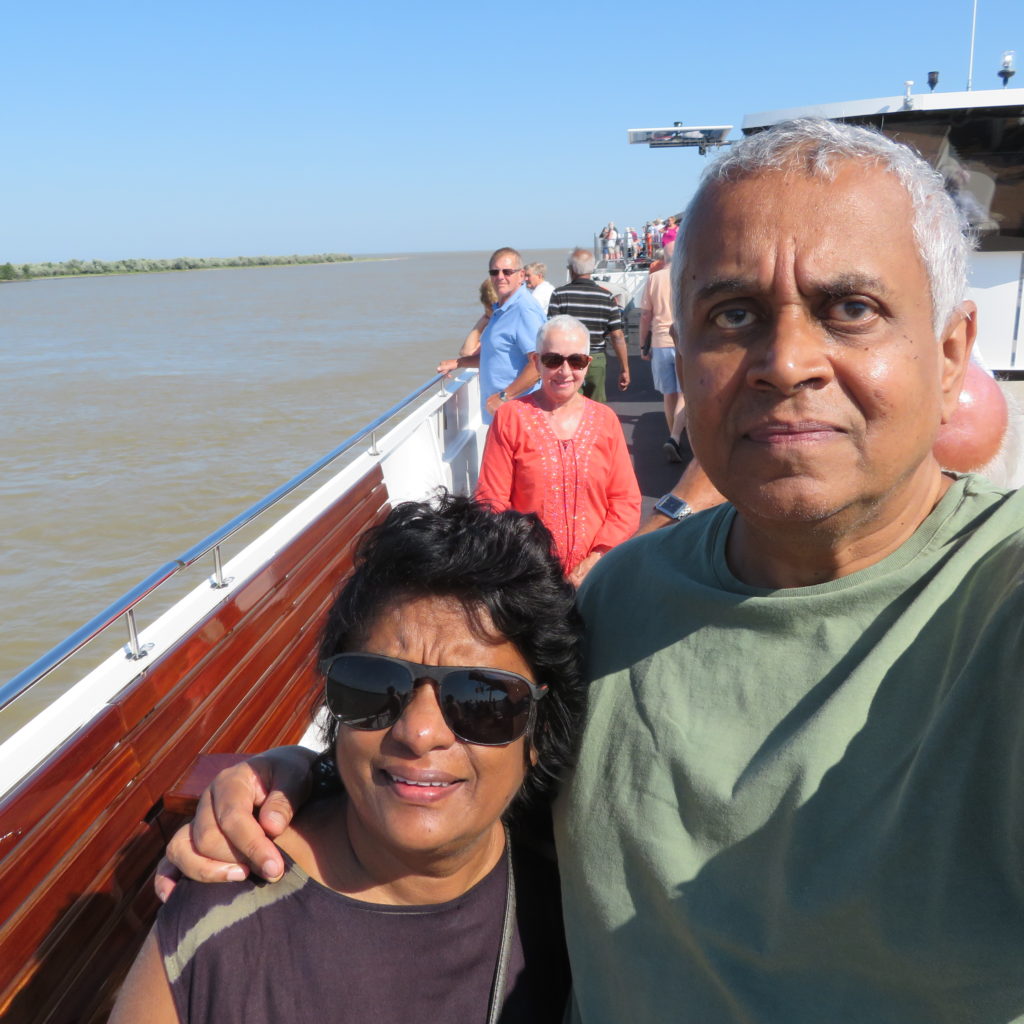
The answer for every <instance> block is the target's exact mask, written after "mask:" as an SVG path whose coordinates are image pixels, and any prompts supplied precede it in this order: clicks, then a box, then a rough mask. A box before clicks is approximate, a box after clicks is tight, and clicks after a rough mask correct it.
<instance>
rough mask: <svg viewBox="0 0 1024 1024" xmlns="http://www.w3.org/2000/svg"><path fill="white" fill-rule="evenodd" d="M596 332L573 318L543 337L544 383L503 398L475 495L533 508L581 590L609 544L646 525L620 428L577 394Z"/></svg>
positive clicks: (539, 359)
mask: <svg viewBox="0 0 1024 1024" xmlns="http://www.w3.org/2000/svg"><path fill="white" fill-rule="evenodd" d="M589 348H590V334H589V332H588V331H587V328H586V327H585V326H584V325H583V324H582V323H580V321H579V320H577V319H576V318H575V317H572V316H556V317H554V318H553V319H551V320H549V321H548V322H547V323H546V324H545V325H544V326H543V327H542V328H541V331H540V334H539V335H538V338H537V351H536V352H534V353H533V356H532V358H533V361H534V365H535V367H536V369H537V372H538V373H539V374H540V388H539V389H538V390H537V391H534V392H533V393H532V394H529V395H524V396H523V397H522V398H517V399H515V400H513V401H511V402H506V403H505V404H504V405H502V406H501V407H500V408H499V409H498V412H497V414H496V415H495V417H494V422H493V423H492V424H491V429H490V432H489V433H488V435H487V444H486V446H485V448H484V457H483V464H482V465H481V467H480V479H479V482H478V483H477V488H476V497H477V499H478V500H479V501H482V502H486V503H487V504H489V505H491V506H492V507H493V508H494V509H495V510H496V511H503V510H505V509H507V508H513V509H515V510H516V511H517V512H536V513H537V515H538V516H539V517H540V519H541V521H542V522H543V523H544V525H545V526H546V527H547V528H548V529H549V530H550V531H551V534H552V536H553V537H554V539H555V547H556V549H557V551H558V557H559V558H560V559H561V561H562V566H563V567H564V569H565V572H566V575H567V576H568V577H569V579H570V580H571V581H572V582H573V583H575V584H576V585H577V586H579V584H580V583H581V582H582V580H583V577H584V576H586V574H587V573H588V572H589V571H590V569H591V568H592V567H593V565H594V564H595V563H596V562H597V560H598V559H599V558H600V557H601V556H602V555H603V554H604V553H605V552H606V551H608V550H609V549H610V548H613V547H615V545H616V544H621V543H622V541H624V540H626V539H627V538H629V537H632V536H633V534H634V533H635V532H636V529H637V527H638V526H639V525H640V488H639V486H638V485H637V482H636V474H635V473H634V472H633V464H632V463H631V462H630V459H629V452H628V451H627V450H626V441H625V438H624V437H623V436H622V427H621V426H620V424H619V421H618V419H617V418H616V416H615V414H614V413H613V412H612V411H611V409H609V408H608V407H607V406H605V405H601V404H599V403H598V402H592V401H591V400H590V399H589V398H585V397H584V396H583V395H582V394H581V393H580V386H581V385H582V383H583V378H584V376H585V375H586V372H587V367H588V366H589V365H590V356H589V355H588V351H589Z"/></svg>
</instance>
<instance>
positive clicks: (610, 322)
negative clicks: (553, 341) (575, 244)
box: [548, 249, 629, 402]
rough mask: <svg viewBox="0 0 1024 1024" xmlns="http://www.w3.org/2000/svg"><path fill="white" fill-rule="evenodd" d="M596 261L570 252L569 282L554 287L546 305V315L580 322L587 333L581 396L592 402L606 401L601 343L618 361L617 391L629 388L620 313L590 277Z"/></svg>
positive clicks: (588, 254)
mask: <svg viewBox="0 0 1024 1024" xmlns="http://www.w3.org/2000/svg"><path fill="white" fill-rule="evenodd" d="M596 263H597V261H596V260H595V259H594V254H593V253H592V252H591V251H590V250H589V249H573V251H572V252H571V253H569V262H568V264H567V265H568V268H569V273H570V274H571V275H572V280H571V281H570V282H569V283H568V284H563V285H562V286H561V287H559V288H556V289H555V290H554V292H553V293H552V295H551V301H550V302H549V303H548V316H549V317H552V316H558V315H560V314H566V315H568V316H574V317H576V319H577V320H582V321H583V323H585V324H586V325H587V330H588V331H590V356H591V363H590V368H589V369H588V370H587V376H586V379H585V380H584V382H583V393H584V394H585V395H586V396H587V397H588V398H592V399H594V401H595V402H606V401H607V400H608V395H607V392H606V388H605V375H606V373H607V368H608V361H607V357H606V355H605V342H606V341H607V342H610V343H611V346H612V348H614V349H615V354H616V355H617V356H618V358H619V364H620V370H619V390H620V391H625V390H626V388H628V387H629V357H628V356H627V354H626V337H625V335H624V334H623V331H622V310H621V309H619V306H618V303H617V302H616V301H615V298H614V296H613V295H612V293H611V292H609V291H608V289H607V288H602V287H601V286H600V285H599V284H598V283H597V282H596V281H595V280H593V278H591V276H590V275H591V274H593V272H594V267H595V266H596Z"/></svg>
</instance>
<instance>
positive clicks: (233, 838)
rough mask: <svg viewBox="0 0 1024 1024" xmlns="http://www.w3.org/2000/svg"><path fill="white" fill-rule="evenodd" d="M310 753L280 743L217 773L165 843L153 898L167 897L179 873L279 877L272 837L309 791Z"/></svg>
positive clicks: (204, 878)
mask: <svg viewBox="0 0 1024 1024" xmlns="http://www.w3.org/2000/svg"><path fill="white" fill-rule="evenodd" d="M315 756H316V755H315V754H314V753H313V752H312V751H311V750H306V749H305V748H304V747H280V748H277V749H276V750H271V751H268V752H267V753H266V754H260V755H257V756H256V757H253V758H250V759H249V760H248V761H243V762H242V763H241V764H237V765H234V766H233V767H231V768H225V769H224V771H222V772H220V773H219V774H218V775H217V777H216V778H215V779H214V780H213V782H212V783H211V784H210V787H209V789H207V790H205V791H204V792H203V795H202V796H201V797H200V798H199V805H198V807H197V808H196V816H195V818H193V820H192V821H191V822H190V823H189V824H187V825H183V826H182V827H181V828H180V829H178V831H177V832H176V833H175V834H174V836H173V837H172V838H171V841H170V842H169V843H168V844H167V855H166V857H165V859H164V860H163V861H161V862H160V866H159V867H158V868H157V873H156V878H155V880H154V888H155V889H156V894H157V897H158V898H159V899H160V900H161V901H162V902H166V900H167V898H168V897H169V896H170V894H171V892H172V891H173V890H174V886H175V883H176V882H177V880H178V879H179V878H180V877H181V875H186V876H187V877H188V878H193V879H195V880H196V881H198V882H234V881H240V880H241V879H243V878H245V877H246V876H247V875H248V874H249V872H250V871H255V872H256V873H257V874H259V875H261V876H262V877H264V878H266V879H267V880H268V881H276V880H277V879H278V878H280V877H281V875H282V874H283V873H284V860H283V858H282V857H281V851H280V850H279V849H278V848H277V846H276V845H275V844H274V842H273V841H272V840H273V838H275V837H277V836H279V835H281V833H282V832H284V830H285V829H286V828H287V827H288V825H289V823H290V822H291V820H292V817H293V816H294V814H295V811H296V810H297V809H298V808H299V807H301V806H302V804H303V803H304V802H305V800H306V798H307V797H308V796H309V790H310V785H311V775H310V767H311V765H312V763H313V759H314V758H315ZM257 808H258V809H259V817H258V819H257V817H256V816H255V811H256V809H257Z"/></svg>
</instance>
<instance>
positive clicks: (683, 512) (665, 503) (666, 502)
mask: <svg viewBox="0 0 1024 1024" xmlns="http://www.w3.org/2000/svg"><path fill="white" fill-rule="evenodd" d="M654 511H655V512H660V513H661V514H662V515H663V516H668V517H669V519H675V520H677V521H678V520H680V519H685V518H686V517H687V516H692V515H693V509H692V508H690V506H689V505H688V504H687V503H686V502H685V501H683V499H682V498H677V497H676V496H675V495H674V494H673V493H672V492H671V491H669V492H668V494H666V495H665V496H664V497H663V498H661V499H659V501H658V503H657V504H656V505H655V506H654Z"/></svg>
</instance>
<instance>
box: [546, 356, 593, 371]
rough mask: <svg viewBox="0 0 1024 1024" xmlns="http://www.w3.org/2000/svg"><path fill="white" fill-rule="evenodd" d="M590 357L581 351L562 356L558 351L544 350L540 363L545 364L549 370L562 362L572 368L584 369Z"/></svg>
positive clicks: (555, 368) (556, 367)
mask: <svg viewBox="0 0 1024 1024" xmlns="http://www.w3.org/2000/svg"><path fill="white" fill-rule="evenodd" d="M592 358H593V357H592V356H585V355H584V354H583V353H582V352H573V354H572V355H571V356H563V355H562V354H561V353H560V352H545V353H544V354H543V355H542V356H541V357H540V365H541V366H546V367H547V368H548V369H549V370H557V369H558V368H559V367H560V366H561V365H562V363H568V364H569V365H570V366H571V367H572V368H573V369H574V370H585V369H586V368H587V367H588V366H589V365H590V361H591V359H592Z"/></svg>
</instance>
